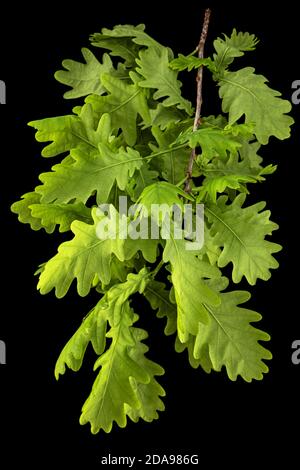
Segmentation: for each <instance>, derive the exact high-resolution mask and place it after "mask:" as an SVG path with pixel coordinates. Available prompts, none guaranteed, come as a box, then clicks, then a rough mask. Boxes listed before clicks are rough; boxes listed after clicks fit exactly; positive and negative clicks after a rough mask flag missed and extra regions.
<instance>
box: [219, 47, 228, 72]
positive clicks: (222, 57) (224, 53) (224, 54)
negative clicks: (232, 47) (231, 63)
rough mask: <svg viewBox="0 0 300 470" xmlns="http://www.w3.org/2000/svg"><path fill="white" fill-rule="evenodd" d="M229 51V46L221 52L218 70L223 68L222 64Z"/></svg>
mask: <svg viewBox="0 0 300 470" xmlns="http://www.w3.org/2000/svg"><path fill="white" fill-rule="evenodd" d="M228 51H229V46H227V47H226V48H225V50H224V52H223V54H222V55H221V61H220V65H219V68H221V67H223V62H224V60H225V57H226V54H227V52H228Z"/></svg>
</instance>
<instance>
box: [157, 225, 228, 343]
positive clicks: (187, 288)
mask: <svg viewBox="0 0 300 470" xmlns="http://www.w3.org/2000/svg"><path fill="white" fill-rule="evenodd" d="M163 259H164V261H165V262H167V261H169V262H170V263H171V279H172V283H173V286H174V290H175V299H176V303H177V313H178V317H177V329H178V336H179V339H180V341H181V342H183V343H185V342H186V341H188V338H189V335H190V334H191V335H194V336H196V335H197V333H198V328H199V323H207V322H208V321H209V317H208V314H207V309H206V307H205V304H206V305H214V306H216V305H218V304H219V303H220V298H219V295H218V293H217V292H215V291H214V290H212V289H211V288H210V287H209V286H208V285H207V283H206V282H205V279H211V278H218V277H219V276H220V272H219V270H218V269H217V268H216V267H213V266H211V265H210V264H209V263H207V262H206V261H202V260H200V259H199V258H198V257H197V256H196V254H195V253H194V252H192V251H188V250H187V249H186V241H185V240H184V239H181V240H180V239H175V238H174V236H173V233H172V231H170V238H169V239H168V240H167V241H166V246H165V249H164V253H163Z"/></svg>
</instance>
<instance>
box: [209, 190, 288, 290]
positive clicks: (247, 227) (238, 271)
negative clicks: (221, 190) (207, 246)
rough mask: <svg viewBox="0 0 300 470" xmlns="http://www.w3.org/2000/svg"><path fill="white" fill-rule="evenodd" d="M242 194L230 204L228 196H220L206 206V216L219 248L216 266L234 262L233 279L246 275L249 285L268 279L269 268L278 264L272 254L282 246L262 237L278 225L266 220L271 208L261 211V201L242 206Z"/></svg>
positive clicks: (262, 206)
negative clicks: (215, 202)
mask: <svg viewBox="0 0 300 470" xmlns="http://www.w3.org/2000/svg"><path fill="white" fill-rule="evenodd" d="M245 197H246V196H245V194H239V195H238V196H237V197H236V199H235V200H234V201H233V202H232V204H229V205H227V204H226V202H227V199H228V198H227V197H226V196H221V197H219V199H218V201H217V204H216V205H210V204H209V205H207V206H206V208H205V213H206V216H207V217H208V220H209V221H210V222H211V223H212V228H211V235H213V236H214V243H215V245H217V246H219V247H222V253H221V255H220V257H219V259H218V266H219V267H221V268H222V267H224V266H226V265H227V264H228V263H230V262H231V263H232V264H233V270H232V280H233V282H235V283H237V282H240V281H241V279H242V277H243V276H245V277H246V279H247V281H248V282H249V284H251V285H254V284H255V283H256V280H257V279H258V278H259V279H263V280H265V281H266V280H267V279H269V278H270V276H271V273H270V269H274V268H277V267H278V262H277V261H276V260H275V258H274V257H273V256H272V253H277V252H278V251H280V250H281V246H280V245H278V244H276V243H273V242H269V241H267V240H265V237H266V235H271V233H272V231H273V230H276V229H277V228H278V226H277V225H276V224H275V223H273V222H271V221H270V220H269V217H270V211H263V212H261V211H262V210H263V209H264V207H265V203H264V202H259V203H257V204H254V205H253V206H248V207H245V208H242V205H243V203H244V201H245Z"/></svg>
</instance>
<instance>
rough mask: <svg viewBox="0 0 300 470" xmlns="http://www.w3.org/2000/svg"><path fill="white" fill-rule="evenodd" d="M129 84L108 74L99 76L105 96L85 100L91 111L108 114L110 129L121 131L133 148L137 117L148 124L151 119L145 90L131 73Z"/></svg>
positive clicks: (135, 137)
mask: <svg viewBox="0 0 300 470" xmlns="http://www.w3.org/2000/svg"><path fill="white" fill-rule="evenodd" d="M129 75H130V77H131V80H132V82H131V83H128V82H127V81H124V80H121V79H118V78H116V77H113V76H111V75H108V74H102V75H101V82H102V83H103V85H104V86H105V88H106V89H107V91H108V92H109V94H108V95H107V96H98V95H91V96H88V97H87V99H86V102H87V103H91V104H92V106H93V109H94V110H95V111H96V112H97V113H99V114H102V113H109V114H110V117H111V121H112V128H113V130H115V131H118V130H119V129H122V131H123V133H124V137H125V139H126V142H127V144H128V145H130V146H133V145H134V144H135V143H136V139H137V130H136V126H137V117H138V115H139V116H141V118H142V119H143V121H144V123H146V124H147V125H149V124H150V122H151V118H150V113H149V108H148V104H147V100H146V94H145V90H143V89H142V88H141V87H140V86H139V85H140V83H139V82H138V80H137V76H136V74H134V73H133V72H131V73H130V74H129Z"/></svg>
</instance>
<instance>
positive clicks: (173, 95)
mask: <svg viewBox="0 0 300 470" xmlns="http://www.w3.org/2000/svg"><path fill="white" fill-rule="evenodd" d="M139 57H140V58H139V59H137V60H136V62H137V64H138V66H139V68H138V69H137V71H138V72H139V73H140V74H141V75H142V77H144V79H145V80H143V81H141V82H140V83H139V85H140V86H141V87H145V88H153V89H155V90H156V91H155V93H154V95H153V98H154V99H156V100H159V99H161V98H164V100H163V102H162V103H163V105H164V106H173V105H176V106H177V107H178V108H179V109H183V110H184V111H186V113H187V114H188V115H191V114H192V105H191V103H190V102H189V101H188V100H186V99H185V98H183V97H182V96H181V90H180V88H181V82H180V81H179V80H177V73H176V72H175V71H174V70H171V69H170V67H169V51H168V49H167V48H163V49H161V50H157V49H155V48H150V49H145V50H141V51H140V53H139Z"/></svg>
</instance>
